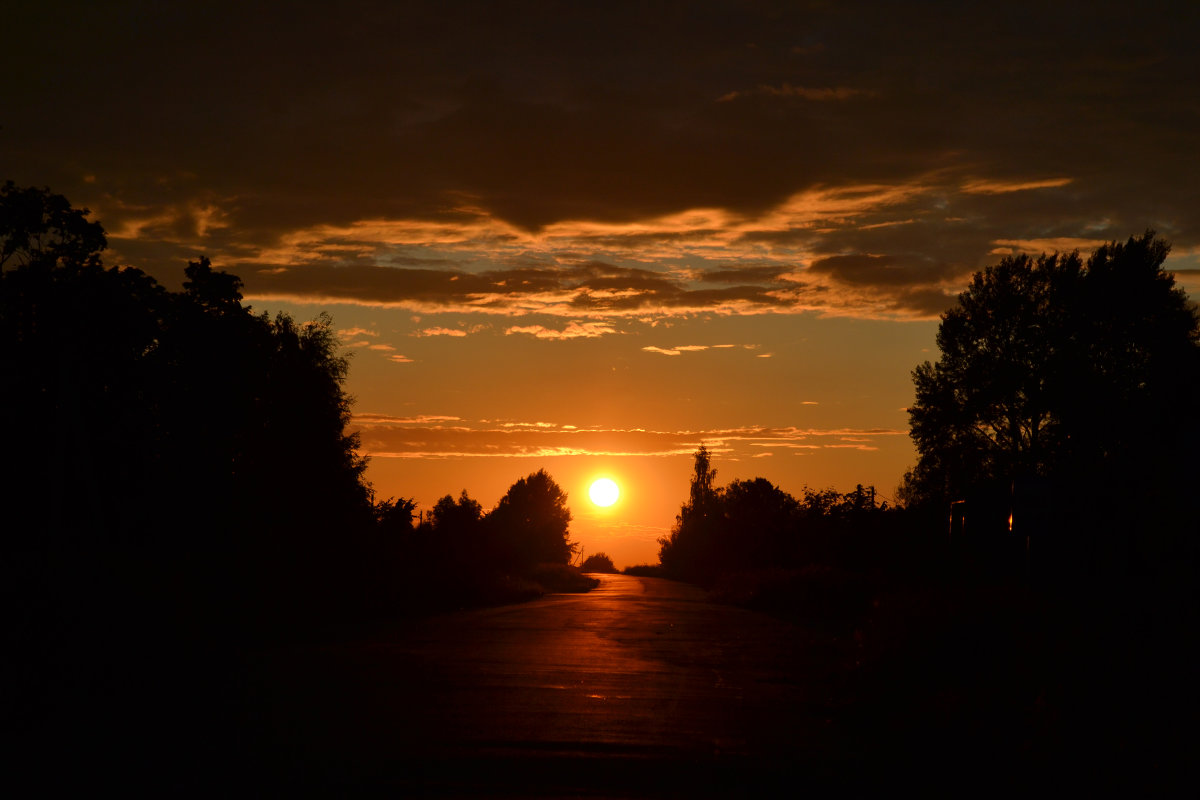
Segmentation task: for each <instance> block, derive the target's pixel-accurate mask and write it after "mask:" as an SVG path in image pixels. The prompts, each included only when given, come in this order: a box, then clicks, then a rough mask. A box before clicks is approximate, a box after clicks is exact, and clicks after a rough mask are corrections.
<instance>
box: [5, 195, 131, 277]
mask: <svg viewBox="0 0 1200 800" xmlns="http://www.w3.org/2000/svg"><path fill="white" fill-rule="evenodd" d="M88 213H89V212H88V210H87V209H86V208H84V209H76V208H72V207H71V204H70V203H69V202H68V201H67V198H65V197H63V196H62V195H59V194H54V193H52V192H51V191H50V190H49V189H35V188H32V187H29V188H21V187H18V186H17V185H16V184H14V183H13V182H12V181H6V182H5V184H4V186H3V187H0V271H3V270H5V269H7V268H11V267H14V266H16V267H29V266H41V267H43V268H45V269H49V268H52V267H56V266H57V267H73V268H76V269H78V268H81V267H84V266H99V264H100V251H102V250H103V249H104V248H105V247H107V246H108V241H107V240H106V239H105V237H104V228H103V227H101V225H100V223H99V222H90V221H88V219H87V216H88Z"/></svg>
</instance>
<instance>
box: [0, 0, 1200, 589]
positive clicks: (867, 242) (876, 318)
mask: <svg viewBox="0 0 1200 800" xmlns="http://www.w3.org/2000/svg"><path fill="white" fill-rule="evenodd" d="M11 5H12V8H11V9H6V11H8V12H9V13H8V14H7V15H6V17H7V18H6V20H5V21H6V25H7V29H8V30H11V31H12V36H10V37H9V42H8V43H7V45H6V47H5V48H4V49H3V51H0V96H2V97H4V98H5V111H6V113H5V119H4V122H3V126H2V127H0V179H4V178H11V179H12V180H14V181H16V182H17V183H18V184H21V185H35V186H48V187H50V188H51V189H52V190H53V191H55V192H59V193H61V194H64V195H66V196H67V197H68V198H69V199H70V200H71V201H72V202H73V203H74V204H76V205H79V206H86V207H88V208H90V209H91V210H92V212H93V217H94V218H96V219H98V220H100V221H101V222H102V223H103V224H104V225H105V227H106V229H107V230H108V232H109V243H110V250H109V253H108V254H107V258H108V261H109V263H118V264H130V265H134V266H138V267H140V268H142V269H144V270H146V271H148V272H149V273H150V274H152V275H154V276H155V277H156V278H158V279H159V280H160V281H162V282H163V283H164V284H165V285H167V286H170V287H173V288H177V287H178V286H179V284H180V282H181V280H182V271H183V267H184V265H185V263H186V262H187V260H188V259H194V258H196V257H197V256H198V255H200V254H207V255H208V256H209V257H210V258H211V259H212V261H213V263H214V264H215V265H216V266H217V267H218V268H225V269H228V270H231V271H233V272H236V273H237V274H239V275H240V276H242V278H243V279H244V281H245V289H246V298H247V302H249V303H251V304H252V305H253V306H254V307H255V308H256V309H257V310H270V311H277V310H283V311H288V312H290V313H292V314H294V315H295V316H296V317H297V318H300V319H309V318H312V317H314V316H316V315H317V314H318V313H320V312H322V311H329V312H330V313H332V315H333V317H334V320H335V326H336V328H337V329H338V330H339V331H341V336H342V339H343V342H344V344H345V347H346V350H347V352H349V353H352V354H353V361H352V368H351V372H350V379H349V387H348V388H349V390H350V392H351V393H352V394H354V395H355V396H356V397H357V403H356V405H355V410H356V414H357V416H356V419H355V425H356V426H357V427H358V428H359V429H360V430H361V432H362V439H363V446H364V451H365V452H366V453H367V454H369V455H370V456H371V459H372V461H371V466H370V470H369V477H370V478H371V480H372V481H374V483H375V486H376V490H377V492H378V493H379V494H380V495H381V496H383V497H387V496H391V495H397V496H404V497H414V498H415V499H416V500H417V501H418V504H419V506H420V508H422V509H428V508H429V507H430V506H431V505H432V504H433V503H434V502H435V501H436V500H437V498H438V497H440V496H442V495H444V494H457V493H458V492H459V491H460V490H462V489H464V488H465V489H467V491H468V492H469V493H470V494H471V495H472V496H473V497H475V498H476V499H477V500H479V501H480V502H481V503H482V504H483V505H484V506H485V507H490V506H491V505H492V504H494V503H495V502H496V501H497V500H498V499H499V497H500V496H501V495H502V494H503V492H504V491H505V490H506V489H507V487H508V486H509V485H510V484H511V483H513V482H514V481H515V480H517V479H518V478H520V477H522V476H524V475H528V474H529V473H531V472H534V471H536V470H537V469H539V468H545V469H547V470H548V471H549V472H550V473H551V474H552V475H553V476H554V477H555V478H556V479H557V480H558V482H559V483H560V484H561V485H562V486H563V488H564V489H565V490H566V491H567V492H568V494H569V495H570V498H571V503H572V510H573V512H574V514H575V522H574V523H573V526H572V531H573V534H574V536H575V538H576V539H578V540H579V541H580V542H581V543H582V544H583V545H584V546H585V547H586V548H587V550H588V552H596V551H598V550H605V551H607V552H608V553H609V554H610V555H612V556H613V558H614V560H615V561H616V562H617V563H618V564H619V565H621V564H627V563H632V562H639V561H653V560H654V558H655V555H656V550H657V546H656V544H655V539H656V538H657V537H658V536H661V535H663V534H664V533H665V532H666V531H667V530H668V529H669V527H670V525H671V523H672V521H673V518H674V515H675V513H676V512H677V511H678V508H679V504H680V503H681V502H682V500H683V499H684V496H685V494H686V490H687V481H688V475H689V472H690V469H691V459H690V453H691V452H692V451H693V450H694V449H695V448H696V447H697V446H698V445H699V444H700V443H701V442H703V443H705V444H707V445H708V446H709V447H710V449H712V451H713V452H714V455H715V461H714V464H715V466H716V468H717V470H718V473H719V474H718V480H719V481H720V482H722V483H724V482H726V481H728V480H731V479H733V478H749V477H754V476H763V477H766V478H768V479H770V480H771V481H773V482H775V483H777V484H778V485H780V486H782V487H783V488H784V489H786V490H787V491H790V492H792V493H800V492H801V491H802V489H803V487H804V486H805V485H808V486H811V487H814V488H823V487H827V486H834V487H836V488H838V489H841V490H849V489H852V488H853V486H854V484H855V483H858V482H862V483H864V484H874V485H876V487H877V488H878V490H879V491H880V493H881V494H882V495H883V496H884V497H890V496H891V495H892V493H893V490H894V488H895V486H896V484H897V482H898V481H899V479H900V477H901V475H902V473H903V472H904V470H905V469H906V468H908V467H909V466H911V465H912V463H913V461H914V453H913V450H912V447H911V444H910V442H909V439H908V437H907V435H906V431H907V416H906V414H905V412H904V410H903V409H904V407H905V406H906V405H907V404H908V403H909V402H910V401H911V399H912V387H911V382H910V379H909V373H910V371H911V370H912V369H913V367H915V366H916V365H917V364H918V363H920V362H921V361H924V360H926V359H931V360H935V359H936V346H935V341H934V336H935V332H936V325H937V317H938V314H939V313H940V312H941V311H942V310H944V309H945V308H946V307H947V306H948V305H950V304H951V303H953V301H954V297H955V295H956V294H957V293H958V292H959V291H961V290H962V288H963V287H964V286H965V284H966V281H967V279H968V277H969V276H970V275H971V273H972V272H974V271H976V270H978V269H981V268H982V267H985V266H987V265H988V264H991V263H995V262H996V261H997V260H998V259H999V258H1000V257H1002V256H1003V255H1006V254H1009V253H1014V252H1032V253H1040V252H1042V251H1045V250H1054V249H1074V248H1079V249H1081V250H1084V251H1087V250H1090V249H1091V248H1093V247H1095V246H1096V245H1097V244H1099V243H1101V242H1103V241H1106V240H1111V239H1120V240H1124V239H1125V238H1127V237H1128V236H1130V235H1133V234H1140V233H1142V232H1143V231H1144V230H1146V229H1147V228H1154V229H1156V230H1157V231H1158V233H1159V234H1160V235H1162V236H1163V237H1164V238H1166V239H1167V240H1168V241H1171V242H1172V243H1173V244H1174V248H1175V249H1174V251H1173V253H1172V256H1171V258H1170V259H1169V260H1168V262H1167V267H1168V268H1169V269H1172V270H1175V271H1177V276H1178V278H1179V280H1180V283H1181V284H1182V285H1183V286H1184V287H1185V288H1188V289H1189V291H1191V292H1192V293H1193V296H1194V295H1195V293H1196V291H1197V290H1198V289H1200V280H1198V276H1200V195H1198V191H1200V190H1198V189H1197V187H1200V161H1198V160H1197V159H1196V157H1195V154H1196V151H1197V137H1196V131H1197V130H1200V106H1198V105H1197V104H1196V102H1195V86H1196V84H1197V80H1200V56H1198V55H1197V53H1198V48H1196V46H1195V39H1196V35H1195V34H1196V32H1197V31H1198V30H1200V19H1198V15H1200V11H1198V10H1197V7H1195V6H1194V4H1179V3H1165V4H1162V5H1161V7H1160V6H1159V4H1156V3H1154V2H1149V3H1143V4H1142V5H1140V6H1139V7H1138V11H1137V13H1136V15H1134V16H1133V17H1131V14H1132V13H1133V12H1131V10H1130V8H1131V7H1130V6H1129V5H1128V3H1107V2H1096V3H1091V4H1089V5H1088V8H1087V11H1086V14H1081V13H1080V10H1079V9H1078V8H1077V7H1075V6H1074V4H1053V3H1050V4H1047V3H1035V2H1028V3H1026V2H1023V0H1014V2H1011V3H1005V4H995V5H991V6H985V5H983V4H964V3H959V2H955V3H950V2H946V3H937V2H934V3H928V4H925V3H922V4H899V3H884V2H880V3H871V2H845V3H797V2H779V3H774V2H769V1H768V2H763V3H755V4H752V5H747V4H745V3H737V2H710V3H697V4H654V3H645V2H638V3H622V2H619V0H613V2H609V3H605V4H603V6H597V7H592V6H587V5H586V4H562V3H552V2H538V1H537V0H531V2H528V3H516V4H507V3H506V4H495V3H486V2H480V3H474V2H469V0H468V1H467V2H462V3H455V4H444V3H422V2H412V3H394V2H384V0H347V2H345V3H341V4H338V5H337V6H336V7H333V6H330V7H309V6H302V5H301V6H298V5H297V4H294V3H278V4H277V3H271V2H267V3H262V4H252V5H246V4H242V3H232V2H225V0H210V2H206V3H203V4H199V3H188V2H180V3H171V4H164V3H147V2H140V1H139V0H117V2H113V3H104V4H79V5H78V6H76V5H72V4H65V5H64V4H54V5H50V4H46V3H34V2H23V0H22V1H21V2H17V3H15V4H11ZM1146 21H1149V23H1148V24H1145V23H1146ZM31 65H36V68H33V67H31ZM601 473H604V474H609V475H611V476H612V477H614V478H615V479H617V480H618V481H619V482H620V483H621V485H622V489H623V490H624V493H625V494H624V497H623V499H622V501H621V502H620V503H619V504H618V505H617V506H615V507H614V508H613V509H611V510H610V511H607V512H603V513H601V512H599V511H597V510H596V509H595V508H594V507H592V506H591V505H590V504H589V503H588V502H587V501H586V488H587V484H588V482H589V480H590V479H591V478H592V477H593V476H594V475H598V474H601Z"/></svg>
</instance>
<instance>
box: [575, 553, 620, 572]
mask: <svg viewBox="0 0 1200 800" xmlns="http://www.w3.org/2000/svg"><path fill="white" fill-rule="evenodd" d="M579 570H580V571H581V572H604V573H608V574H616V572H617V568H616V566H615V565H614V564H613V562H612V559H611V558H609V557H608V556H607V555H605V554H604V553H594V554H593V555H590V556H588V557H587V558H585V559H584V560H583V564H581V565H580V567H579Z"/></svg>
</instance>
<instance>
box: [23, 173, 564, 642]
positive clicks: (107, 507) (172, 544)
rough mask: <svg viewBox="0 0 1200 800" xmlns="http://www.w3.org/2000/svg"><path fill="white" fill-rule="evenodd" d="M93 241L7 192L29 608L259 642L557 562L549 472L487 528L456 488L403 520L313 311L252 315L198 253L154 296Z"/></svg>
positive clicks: (408, 505)
mask: <svg viewBox="0 0 1200 800" xmlns="http://www.w3.org/2000/svg"><path fill="white" fill-rule="evenodd" d="M106 246H107V241H106V237H105V234H104V231H103V228H102V227H101V225H100V224H99V223H97V222H94V221H90V220H89V219H88V212H87V210H86V209H82V210H81V209H75V208H72V207H71V206H70V204H69V202H68V201H67V200H66V199H65V198H63V197H62V196H60V195H56V194H53V193H51V192H50V191H49V190H47V189H36V188H22V187H17V186H15V185H14V184H13V183H12V182H11V181H10V182H8V183H6V184H5V185H4V186H3V188H0V341H3V343H4V347H3V349H2V350H0V375H2V376H3V381H4V389H3V391H2V392H0V426H2V429H3V442H4V449H5V454H6V464H5V471H6V475H5V479H4V480H3V481H0V505H2V507H3V508H4V509H5V517H6V524H5V525H4V533H3V545H2V546H3V550H4V553H5V557H6V560H7V561H8V563H10V564H13V563H21V564H27V565H38V566H37V569H35V570H33V571H30V572H28V573H27V574H26V575H25V576H24V577H22V578H21V579H20V581H19V582H20V584H21V585H23V586H25V587H26V588H27V589H30V593H31V594H36V593H39V592H42V593H44V592H45V588H46V587H53V589H52V590H51V592H52V594H53V600H52V601H49V602H48V603H42V604H41V605H42V606H43V611H45V612H46V613H48V614H52V615H53V614H58V615H60V616H61V614H70V613H74V611H75V610H76V609H77V607H79V606H87V605H91V606H93V607H95V608H97V610H96V612H95V613H97V614H99V613H101V612H100V611H99V610H98V608H99V606H104V605H105V604H107V603H110V602H118V601H117V600H116V599H115V598H118V597H120V598H124V599H123V600H121V601H120V603H121V604H122V607H121V608H120V609H119V611H118V610H115V609H108V610H107V611H106V612H105V613H108V612H113V613H114V614H116V615H118V616H124V617H126V618H132V617H133V616H141V615H144V614H145V613H150V611H149V610H150V609H153V608H160V609H162V611H161V612H153V613H161V614H164V615H172V614H173V615H174V618H173V619H172V626H173V627H174V628H176V629H178V628H179V627H180V626H181V625H182V626H183V627H184V628H188V629H189V630H193V632H198V631H202V632H203V635H210V634H211V635H217V632H218V631H223V633H222V634H220V635H229V634H230V632H231V631H241V632H242V633H244V634H246V635H260V634H262V633H263V632H265V631H280V630H284V629H289V628H290V629H303V628H306V627H308V628H312V627H314V626H316V627H319V626H321V625H324V624H333V623H335V622H336V621H338V620H342V621H345V620H347V619H353V618H356V617H362V616H364V615H372V614H375V615H379V614H395V613H405V612H406V610H408V609H406V608H405V604H408V605H409V606H414V605H415V606H421V607H424V606H428V605H430V604H436V602H438V598H442V599H443V600H444V598H446V597H447V596H449V595H451V594H453V593H454V592H455V591H456V590H459V589H465V588H468V587H470V588H472V589H473V590H475V591H474V593H475V595H476V596H477V599H478V600H479V601H486V600H488V599H489V598H490V597H491V595H489V591H491V590H490V589H485V588H480V587H481V586H483V585H485V584H486V585H487V586H492V585H493V584H495V583H496V582H498V581H501V580H502V579H503V578H504V576H524V575H526V574H528V573H530V572H531V571H533V570H534V569H535V568H536V567H537V565H539V564H542V563H551V564H556V565H562V566H565V565H567V564H568V562H569V561H570V559H571V556H572V554H573V553H574V547H575V546H574V545H573V544H572V542H571V541H570V538H569V530H568V525H569V522H570V512H569V510H568V509H567V507H566V495H565V493H564V492H563V491H562V490H561V488H559V487H558V485H557V484H556V483H555V482H554V480H553V479H552V478H551V477H550V476H549V475H548V474H546V473H545V472H544V471H539V472H536V473H534V474H532V475H529V476H528V477H526V478H521V479H520V480H518V481H517V482H516V483H515V484H513V486H512V487H511V488H510V489H509V491H508V493H507V494H506V495H505V496H504V498H502V499H501V501H500V503H499V504H498V505H497V507H496V508H495V509H493V510H492V511H491V512H489V513H487V514H484V513H483V512H482V509H481V508H480V507H479V505H478V503H475V502H474V501H472V500H470V499H469V498H468V497H467V496H466V493H465V492H464V493H463V495H462V496H461V497H460V498H459V500H458V501H455V500H453V499H452V498H449V497H447V498H443V499H442V500H441V501H439V503H438V504H437V505H436V506H435V507H434V508H433V509H432V510H431V513H430V514H429V519H428V521H427V522H425V523H424V524H422V525H418V526H414V525H412V514H413V511H414V509H415V506H414V504H413V503H412V501H410V500H404V499H399V500H397V499H394V498H391V499H388V500H379V499H377V498H376V497H375V494H374V490H373V487H372V486H371V485H370V483H369V482H368V481H367V480H366V479H365V474H364V473H365V469H366V464H367V462H366V459H365V458H363V457H362V456H361V455H360V454H359V452H358V444H359V441H358V436H357V434H355V433H352V432H350V431H349V430H348V425H349V421H350V408H351V398H350V397H349V395H348V394H347V393H346V391H345V381H346V377H347V374H348V369H349V363H348V360H347V358H346V357H345V356H344V355H342V354H341V353H340V352H339V343H338V340H337V337H336V335H335V333H334V331H333V328H332V319H331V318H330V317H329V316H328V315H326V314H321V315H320V316H319V317H318V318H317V319H315V320H312V321H310V322H297V321H296V320H294V319H292V317H290V316H289V315H287V314H283V313H280V314H276V315H274V316H271V315H268V314H267V313H265V312H261V313H256V312H255V311H254V310H253V309H251V308H250V307H249V306H247V305H245V304H244V303H243V302H242V299H243V298H242V293H241V290H242V283H241V280H240V279H239V278H238V277H237V276H235V275H231V274H229V273H226V272H222V271H220V270H217V269H214V268H213V266H212V264H211V263H210V262H209V260H208V259H207V258H203V257H201V258H199V259H198V260H196V261H192V262H189V263H188V264H187V266H186V268H185V270H184V282H183V286H182V290H181V291H169V290H167V289H166V288H164V287H163V286H161V285H160V284H159V283H158V282H157V281H156V280H155V279H154V278H152V277H151V276H149V275H147V274H145V273H144V272H142V271H141V270H138V269H136V268H133V267H128V266H112V267H109V266H106V265H105V264H104V263H103V260H102V258H101V254H102V252H103V251H104V249H105V248H106ZM404 576H407V577H408V578H409V580H408V581H407V582H405V581H404V580H403V579H402V578H403V577H404ZM517 579H521V580H523V579H524V578H514V579H513V580H517ZM546 581H551V578H549V577H548V578H546ZM526 589H527V590H530V591H532V590H536V586H534V585H533V584H528V585H527V586H526ZM431 597H432V598H433V599H431ZM500 597H503V594H502V593H501V595H500ZM138 598H140V599H138ZM444 601H445V602H449V601H448V600H444ZM51 606H54V607H57V608H58V611H53V612H52V611H50V607H51ZM137 606H140V608H137V610H136V613H135V607H137ZM68 609H69V610H68ZM167 609H170V611H168V610H167ZM252 632H253V633H252Z"/></svg>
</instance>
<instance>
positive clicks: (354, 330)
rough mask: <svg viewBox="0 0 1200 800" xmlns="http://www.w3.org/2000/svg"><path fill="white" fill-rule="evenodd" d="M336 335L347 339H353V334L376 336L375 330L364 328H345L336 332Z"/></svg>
mask: <svg viewBox="0 0 1200 800" xmlns="http://www.w3.org/2000/svg"><path fill="white" fill-rule="evenodd" d="M337 333H338V336H344V337H346V338H347V339H353V338H354V337H355V336H378V335H379V334H378V333H376V332H375V331H369V330H367V329H366V328H346V329H345V330H340V331H338V332H337Z"/></svg>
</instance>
